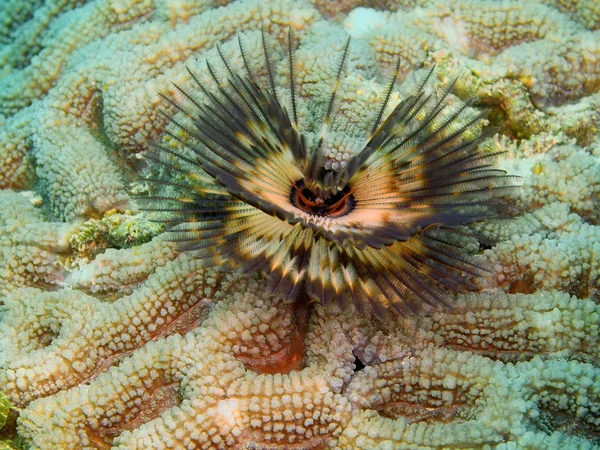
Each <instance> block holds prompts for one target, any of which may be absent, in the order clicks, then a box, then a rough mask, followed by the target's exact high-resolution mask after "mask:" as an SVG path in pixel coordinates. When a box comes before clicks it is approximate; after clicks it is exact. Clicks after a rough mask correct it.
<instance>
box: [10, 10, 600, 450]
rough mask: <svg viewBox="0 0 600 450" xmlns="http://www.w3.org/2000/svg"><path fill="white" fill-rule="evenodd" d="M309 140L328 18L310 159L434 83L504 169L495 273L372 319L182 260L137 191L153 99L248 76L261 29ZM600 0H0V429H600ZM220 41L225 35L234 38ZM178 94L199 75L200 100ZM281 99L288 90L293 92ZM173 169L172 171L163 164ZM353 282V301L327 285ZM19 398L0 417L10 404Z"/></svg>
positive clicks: (174, 439)
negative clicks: (474, 113)
mask: <svg viewBox="0 0 600 450" xmlns="http://www.w3.org/2000/svg"><path fill="white" fill-rule="evenodd" d="M290 29H291V30H292V31H293V35H294V42H295V45H296V47H297V48H296V50H295V53H294V67H295V79H296V82H297V86H296V92H297V100H298V115H299V118H300V119H301V120H300V121H301V122H302V123H303V124H304V125H303V126H304V127H305V129H303V132H305V133H306V134H307V135H309V136H312V137H314V136H315V135H317V134H318V133H320V130H321V125H322V122H321V117H322V115H323V111H324V110H325V109H326V107H327V102H328V100H329V96H330V95H331V92H332V88H333V85H334V81H335V75H336V72H337V70H338V66H337V61H339V55H340V52H341V51H342V49H343V47H344V45H345V43H346V41H347V39H348V36H351V42H350V50H349V53H348V58H347V61H346V65H345V67H344V70H343V73H342V76H341V79H340V83H339V92H338V97H337V100H336V102H335V104H334V105H333V111H334V116H335V120H333V121H332V124H331V126H330V129H329V132H328V133H327V135H326V138H325V140H324V143H323V150H324V153H325V156H326V159H327V165H328V166H327V167H328V168H332V169H333V170H336V169H338V168H339V167H341V166H343V164H344V162H345V161H346V160H347V159H348V158H349V156H350V155H352V154H353V153H355V152H357V151H359V150H360V148H361V145H363V144H364V142H363V141H360V139H359V137H362V136H365V134H366V133H368V132H369V130H370V126H371V123H372V118H373V116H374V115H376V114H377V106H378V105H380V104H381V102H382V97H383V96H384V95H385V92H386V86H388V84H389V79H390V76H391V74H392V73H393V72H394V67H395V64H396V62H397V61H399V66H398V67H399V70H398V80H397V82H396V84H395V86H394V89H393V91H392V93H391V96H390V105H391V106H393V105H395V104H397V103H398V101H399V100H401V99H403V98H406V96H407V95H410V94H411V93H412V92H414V90H415V89H416V87H417V86H418V84H419V83H420V80H422V79H423V76H424V75H425V74H426V73H427V71H428V70H429V69H430V68H431V67H434V70H433V73H432V79H431V83H432V86H433V87H434V88H436V89H440V90H442V89H444V88H445V87H447V86H449V84H450V83H452V82H453V80H454V79H456V80H457V81H456V84H455V85H454V88H453V92H452V93H451V94H450V95H449V97H448V101H456V97H459V98H461V99H462V100H466V99H468V98H470V99H471V103H470V105H471V106H470V107H471V108H474V109H478V110H481V111H485V114H486V126H487V125H492V126H494V127H496V129H497V134H496V135H495V136H494V137H493V138H491V139H489V140H487V141H486V142H485V143H484V144H483V145H482V150H481V151H489V152H502V154H501V156H500V157H499V159H498V162H497V165H498V167H500V168H501V169H504V170H506V171H507V172H508V173H510V174H513V175H516V176H518V177H519V178H518V180H517V181H516V182H515V184H516V185H517V186H516V187H515V188H513V189H511V190H510V191H508V193H507V194H506V196H507V206H506V208H505V210H503V217H500V218H498V219H497V220H492V221H487V222H483V223H475V224H472V225H470V228H471V230H472V232H473V233H474V234H475V235H477V236H479V238H480V239H479V241H480V242H481V244H480V245H479V247H477V246H476V245H475V246H472V247H473V248H470V251H472V252H475V253H479V254H480V255H479V257H480V258H486V259H487V260H489V261H490V267H491V271H492V274H493V276H492V278H493V280H492V281H493V282H491V283H490V284H489V285H490V286H495V287H493V288H488V289H485V290H483V291H481V292H473V293H468V294H454V293H452V292H447V298H446V299H445V300H447V302H448V304H449V305H451V307H450V308H442V309H435V310H432V311H429V310H428V311H429V312H428V313H427V314H424V315H422V316H420V317H396V316H393V317H391V318H388V319H385V320H381V319H378V318H377V317H375V316H374V315H373V314H371V313H368V312H367V313H363V314H359V313H358V312H357V311H355V310H353V308H352V307H349V308H347V309H346V310H341V309H339V308H338V307H337V306H336V305H329V306H323V305H319V304H309V303H308V302H307V301H306V298H305V297H302V296H301V297H300V298H299V299H298V301H297V302H295V303H286V302H285V301H283V300H281V299H278V298H277V297H275V296H272V295H270V294H269V292H268V290H267V287H266V283H265V280H264V279H263V278H262V277H261V276H260V275H241V274H238V273H233V272H231V273H228V272H219V271H216V270H215V269H214V268H212V267H207V265H206V264H205V263H204V261H201V260H198V259H196V258H194V257H193V256H192V255H190V254H187V253H178V252H177V249H176V248H175V246H174V245H173V243H171V242H169V233H168V232H167V231H166V230H165V229H164V228H163V227H162V226H161V225H160V224H157V223H154V222H152V221H151V220H150V219H152V217H151V216H148V215H147V214H146V213H143V212H140V211H139V210H138V207H139V205H138V202H137V201H136V196H138V195H140V194H141V195H144V194H147V193H148V186H147V185H146V183H145V182H144V181H143V178H145V177H153V176H155V175H157V174H158V175H160V176H163V177H164V173H159V172H160V170H162V169H160V168H158V167H156V165H152V164H151V163H148V162H147V161H146V162H144V161H142V159H141V157H142V156H144V155H146V154H147V152H148V149H149V143H150V142H152V141H157V140H161V139H162V140H163V143H165V145H167V146H168V145H176V144H175V143H174V142H173V141H172V140H171V141H169V140H168V139H166V138H165V137H164V131H165V130H171V131H172V129H171V128H169V127H170V125H168V123H167V120H166V119H165V116H164V115H162V114H161V113H160V111H159V110H160V109H161V108H163V109H166V110H167V111H168V113H170V114H174V113H176V110H175V109H174V107H173V106H172V105H169V104H167V103H166V102H165V101H164V100H162V98H161V95H160V94H164V95H165V96H170V97H171V98H175V99H177V98H178V97H177V96H178V95H179V96H181V94H180V93H178V90H177V88H175V87H174V85H173V84H171V82H174V83H176V84H178V85H181V86H183V87H184V88H186V89H188V90H190V91H191V92H196V90H195V89H197V88H194V84H193V81H192V80H191V79H190V75H189V73H188V72H187V71H186V67H187V68H189V69H190V70H192V71H193V72H194V73H196V74H197V75H198V78H199V79H200V80H201V81H202V82H203V83H206V86H207V87H208V86H210V85H211V83H213V82H212V80H211V79H210V76H209V73H208V70H207V62H209V63H211V64H212V63H213V62H214V64H213V66H214V68H215V71H216V72H217V73H218V75H219V76H226V73H225V71H224V69H223V66H222V63H221V62H220V57H219V53H218V51H217V47H218V48H219V50H220V51H221V52H222V53H223V54H224V56H225V58H226V59H228V60H229V62H230V65H231V68H232V70H235V71H238V70H241V68H242V67H243V64H242V61H241V60H240V58H239V54H240V52H239V47H238V45H239V44H238V39H239V41H240V42H242V43H243V44H244V46H245V48H244V50H245V53H246V58H247V61H248V62H249V64H250V65H251V66H252V68H253V70H254V73H255V76H256V78H257V80H259V82H260V83H261V84H262V85H263V86H267V79H268V77H267V76H266V75H267V70H266V66H265V63H264V55H263V52H262V45H263V44H262V42H263V37H262V36H261V31H262V32H263V33H264V42H265V45H266V46H267V47H268V48H269V53H270V56H271V61H270V62H271V65H272V67H273V77H274V83H275V86H276V90H277V93H278V95H279V97H280V98H282V99H285V101H287V99H289V92H290V91H289V89H290V80H289V75H290V71H289V67H290V66H289V59H288V57H287V39H288V30H290ZM599 33H600V7H599V6H598V2H597V1H596V0H568V1H567V0H564V1H563V0H543V1H542V0H540V1H533V0H529V1H525V0H503V1H493V0H458V1H452V2H449V1H442V0H433V1H431V0H410V1H407V0H397V1H396V0H385V1H368V0H345V1H343V2H329V1H321V0H300V1H295V0H234V1H227V0H214V1H212V0H143V1H137V0H90V1H81V0H70V1H67V0H64V1H63V0H47V1H41V0H36V1H26V0H5V1H1V2H0V161H1V163H0V185H1V187H2V189H3V190H2V192H0V390H1V392H2V393H3V394H5V395H6V396H7V398H8V399H9V400H10V401H11V403H12V405H13V412H12V413H11V414H12V415H11V416H10V417H13V421H12V426H9V427H8V429H6V430H2V433H4V434H3V435H2V438H1V439H12V440H13V441H14V445H21V446H22V448H31V449H41V450H45V449H47V450H55V449H61V450H70V449H72V450H78V449H110V448H113V449H123V450H126V449H127V450H128V449H166V448H170V449H261V450H278V449H282V450H283V449H291V450H294V449H295V450H301V449H302V450H305V449H348V450H350V449H379V450H390V449H420V450H429V449H437V450H440V449H480V450H484V449H490V450H491V449H503V450H509V449H536V450H546V449H560V450H563V449H567V450H568V449H590V450H591V449H598V448H600V438H599V436H600V362H599V358H600V350H599V349H600V301H599V300H600V213H599V211H600V109H599V108H598V105H599V104H600V34H599ZM235 55H238V56H235ZM198 98H202V94H199V93H198ZM285 101H284V103H285ZM175 181H176V180H175ZM340 303H348V302H340ZM14 418H16V421H15V420H14Z"/></svg>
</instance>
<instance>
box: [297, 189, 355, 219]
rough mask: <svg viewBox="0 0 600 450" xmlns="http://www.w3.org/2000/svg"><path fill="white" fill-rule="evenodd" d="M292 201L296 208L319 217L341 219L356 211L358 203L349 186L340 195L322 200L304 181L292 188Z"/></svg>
mask: <svg viewBox="0 0 600 450" xmlns="http://www.w3.org/2000/svg"><path fill="white" fill-rule="evenodd" d="M290 201H291V202H292V205H294V206H295V207H296V208H298V209H300V210H302V211H304V212H306V213H308V214H311V215H313V216H319V217H340V216H344V215H346V214H348V213H349V212H350V211H352V210H353V209H354V206H355V204H356V201H355V200H354V195H353V194H352V191H351V190H350V188H349V187H348V186H346V187H344V189H342V190H341V191H339V192H338V193H336V194H334V195H332V196H330V197H327V198H321V197H318V196H317V195H315V194H314V193H313V192H312V191H311V190H310V189H309V188H308V187H306V185H305V184H304V180H299V181H297V182H296V183H294V185H293V186H292V190H291V192H290Z"/></svg>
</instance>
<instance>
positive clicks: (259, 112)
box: [146, 32, 509, 316]
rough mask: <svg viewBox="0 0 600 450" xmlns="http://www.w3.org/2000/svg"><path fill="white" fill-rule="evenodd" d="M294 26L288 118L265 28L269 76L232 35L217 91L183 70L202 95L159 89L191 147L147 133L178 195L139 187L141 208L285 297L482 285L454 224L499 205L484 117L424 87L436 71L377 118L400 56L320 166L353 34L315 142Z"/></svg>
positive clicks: (364, 302) (213, 259)
mask: <svg viewBox="0 0 600 450" xmlns="http://www.w3.org/2000/svg"><path fill="white" fill-rule="evenodd" d="M288 38H289V41H288V58H289V73H290V75H289V76H290V86H291V88H290V91H291V92H290V94H291V95H290V98H291V102H290V103H291V104H290V105H289V107H290V112H291V118H290V115H289V113H288V110H287V109H286V108H285V107H284V106H283V105H282V102H281V100H280V98H278V96H277V93H276V89H275V82H274V76H273V70H272V68H271V61H270V59H271V58H270V55H269V52H268V50H267V45H266V43H265V35H264V34H263V35H262V47H263V53H264V60H265V66H266V72H267V78H268V87H266V88H265V87H261V86H260V85H259V84H258V83H257V81H256V77H255V75H254V74H253V72H252V70H251V68H250V65H249V64H248V60H247V57H246V53H245V49H244V45H243V42H242V40H241V39H239V38H238V45H239V50H240V52H241V57H242V59H243V62H244V67H245V71H244V73H236V72H234V71H233V70H232V69H231V68H230V66H229V64H228V62H227V59H226V58H225V57H224V56H223V53H222V51H221V49H220V48H219V49H218V52H219V55H220V63H222V64H223V67H224V69H225V73H226V74H227V77H226V79H222V77H221V79H220V78H219V77H217V75H216V74H215V70H214V69H213V67H212V66H211V65H210V63H207V69H208V72H209V73H210V75H211V78H212V80H213V81H214V84H215V85H216V86H217V87H216V89H214V90H212V91H211V90H209V89H207V88H206V87H205V86H204V85H203V84H202V83H201V82H200V80H198V78H196V76H195V75H194V74H193V73H192V72H191V71H189V74H190V77H191V78H192V80H193V81H194V85H195V87H196V89H198V91H200V92H201V93H202V94H203V95H204V97H205V98H206V99H207V100H206V101H205V102H199V101H197V100H196V99H195V98H194V95H193V94H192V92H191V91H189V90H187V91H186V90H184V89H182V88H180V87H177V86H176V88H177V90H178V91H179V92H180V93H181V95H182V97H183V98H184V99H185V101H184V102H183V103H181V104H179V103H177V102H175V101H174V100H171V99H170V98H169V97H166V96H165V97H164V98H165V100H166V101H167V102H168V103H169V104H170V105H172V107H173V108H175V109H176V110H177V111H179V112H180V113H181V116H182V117H184V119H181V120H180V119H175V117H174V116H171V115H167V117H168V119H169V121H170V122H172V123H173V124H174V125H175V127H176V128H178V129H179V133H173V132H169V131H166V133H167V135H169V137H170V138H171V139H172V140H174V141H177V142H178V144H179V146H180V147H186V148H187V149H189V150H191V153H190V152H188V151H187V150H185V151H184V149H182V148H177V146H175V147H173V146H163V145H158V144H154V147H155V149H156V150H157V152H156V154H157V155H158V156H153V155H149V156H148V158H149V159H151V160H153V161H155V162H156V163H158V164H160V165H161V166H163V168H164V169H165V171H166V172H167V173H168V174H170V175H168V176H166V177H165V176H163V177H162V178H158V179H152V180H149V181H151V182H153V183H155V184H157V185H161V186H165V185H166V186H169V187H170V188H172V190H174V191H175V192H176V194H174V195H163V196H153V197H149V198H147V199H146V200H148V201H149V204H148V207H147V208H146V210H149V211H160V212H169V213H172V214H171V216H170V217H171V218H169V219H167V220H163V221H164V222H167V223H169V224H171V225H173V226H172V228H171V230H170V231H171V232H173V233H174V235H173V240H174V241H177V242H179V243H180V248H181V250H183V251H192V252H194V253H195V254H196V255H197V256H198V257H199V258H204V259H206V260H207V261H209V262H210V264H214V265H217V266H219V267H222V268H224V269H225V268H226V269H231V268H240V269H241V270H243V271H246V272H249V271H256V270H260V271H263V272H264V273H266V275H267V278H268V281H269V285H270V287H271V289H273V290H274V291H276V292H278V293H279V294H280V295H282V296H284V297H287V298H294V297H295V296H296V294H297V293H298V290H299V289H301V288H304V289H306V292H307V293H308V295H309V296H310V297H311V298H313V299H315V300H318V301H320V302H323V303H328V302H331V301H336V302H338V303H339V304H340V305H341V306H342V307H343V306H345V304H346V302H348V301H353V302H354V304H355V305H356V306H357V307H358V309H359V310H364V309H367V308H372V309H373V310H374V311H375V312H376V313H377V314H378V315H380V316H382V315H385V314H386V313H387V312H388V311H394V312H397V313H400V314H403V315H409V314H413V313H414V312H417V311H418V310H419V307H420V306H421V305H422V304H424V303H426V304H430V305H437V304H440V303H445V302H444V300H443V299H444V296H445V292H444V289H445V288H446V289H450V290H451V291H454V292H462V291H465V290H474V289H476V288H477V283H476V280H477V279H478V278H482V277H486V276H487V275H488V270H487V269H486V268H485V267H484V266H483V265H481V264H478V263H475V262H474V260H473V259H472V258H471V257H469V256H468V255H467V254H466V253H465V252H464V250H463V249H462V248H461V247H460V246H459V245H457V242H456V241H455V240H453V239H452V238H451V237H450V232H455V231H457V229H458V227H460V226H461V225H463V224H468V223H472V222H475V221H480V220H485V219H488V218H492V217H495V216H496V210H497V206H498V201H497V197H498V193H499V192H502V189H504V188H505V187H506V185H507V183H506V179H507V178H509V176H508V175H506V174H505V173H504V171H501V170H498V169H495V168H493V167H492V160H493V159H494V157H495V156H496V154H490V153H487V154H484V153H480V152H478V151H477V146H478V145H479V144H480V143H481V142H482V140H483V139H485V138H486V137H488V135H489V134H490V133H483V134H479V135H476V134H475V136H474V137H473V135H474V133H473V130H474V129H475V128H476V127H477V124H478V122H479V121H480V120H481V116H475V117H473V116H472V115H471V116H466V115H465V111H466V110H467V107H468V106H469V102H466V103H461V104H458V105H456V104H455V105H452V106H449V104H448V101H447V96H448V94H449V93H450V91H451V89H452V87H453V85H450V87H448V88H447V89H446V90H445V91H444V92H443V93H442V94H441V95H435V94H432V93H428V91H427V89H425V87H426V84H427V82H428V78H429V77H430V76H431V74H432V71H430V72H429V74H428V77H427V79H426V80H425V81H424V82H423V84H422V85H421V87H420V88H419V90H418V91H417V92H416V93H415V94H414V95H412V96H410V97H408V98H406V99H405V100H403V101H402V102H400V103H399V104H398V105H397V106H396V107H395V108H394V109H393V110H392V112H391V113H389V114H388V115H387V116H386V117H384V111H385V110H386V108H387V107H388V106H389V105H388V103H389V101H390V97H391V92H392V90H393V88H394V82H395V79H396V74H397V71H398V66H396V71H395V72H396V73H395V74H394V77H393V79H392V80H391V82H390V84H389V86H388V88H387V90H386V94H385V96H384V99H383V102H382V103H381V105H380V106H379V110H378V114H377V117H376V120H375V123H374V124H373V125H372V129H371V133H370V135H369V136H368V139H367V141H366V143H365V145H364V147H363V149H362V150H361V151H360V152H358V153H357V154H356V155H354V156H353V157H352V158H350V160H349V161H348V162H347V164H346V165H345V166H344V167H343V168H342V169H341V170H338V171H334V170H326V169H325V167H324V165H323V154H322V146H323V141H324V136H325V134H326V130H327V128H328V127H329V126H330V122H331V120H332V118H334V111H335V100H336V93H337V90H338V86H339V83H340V80H341V79H342V77H343V72H344V65H345V61H346V58H347V55H348V50H349V45H350V40H348V41H347V42H346V45H345V47H344V49H343V51H342V54H341V56H340V62H339V65H338V70H337V75H336V80H335V83H334V86H333V92H332V94H331V97H330V99H329V102H328V104H327V109H326V113H325V115H324V119H323V127H322V132H321V134H320V136H319V137H318V139H317V142H316V145H315V146H314V148H312V149H311V148H309V145H308V144H307V142H308V140H307V139H306V137H305V136H304V135H303V133H302V132H301V131H300V129H299V125H298V111H297V104H296V102H297V99H296V91H295V90H296V86H295V79H294V73H295V71H294V54H293V47H294V45H293V37H292V36H291V32H290V34H289V36H288ZM465 117H466V118H465ZM182 135H183V136H185V138H184V137H181V136H182ZM190 155H193V156H190Z"/></svg>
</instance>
